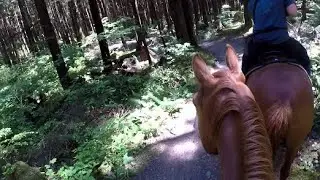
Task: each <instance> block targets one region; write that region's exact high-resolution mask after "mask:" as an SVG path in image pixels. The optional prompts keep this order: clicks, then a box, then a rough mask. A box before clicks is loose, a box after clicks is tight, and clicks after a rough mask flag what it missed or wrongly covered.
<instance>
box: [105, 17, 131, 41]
mask: <svg viewBox="0 0 320 180" xmlns="http://www.w3.org/2000/svg"><path fill="white" fill-rule="evenodd" d="M104 27H105V33H104V34H102V36H103V37H105V38H107V39H108V40H109V41H113V40H117V39H120V38H121V37H130V38H133V37H134V36H135V29H136V28H137V26H136V25H135V20H134V19H132V18H129V17H120V18H118V19H117V20H116V21H113V22H108V21H106V22H105V23H104Z"/></svg>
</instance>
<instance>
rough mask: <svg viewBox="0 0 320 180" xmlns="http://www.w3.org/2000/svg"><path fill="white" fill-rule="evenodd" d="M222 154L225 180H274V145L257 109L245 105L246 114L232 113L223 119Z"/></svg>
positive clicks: (220, 137)
mask: <svg viewBox="0 0 320 180" xmlns="http://www.w3.org/2000/svg"><path fill="white" fill-rule="evenodd" d="M250 103H252V102H250ZM242 118H243V119H242ZM219 154H220V157H221V165H222V177H223V178H222V179H226V180H227V179H228V180H233V179H237V180H242V179H263V180H271V179H274V175H273V167H272V156H271V155H272V151H271V144H270V141H269V139H268V135H267V131H266V129H265V126H264V122H263V119H262V115H261V113H260V111H259V110H258V109H257V106H255V105H254V104H246V105H245V109H244V114H242V115H240V113H236V112H229V113H228V114H227V115H226V116H225V117H224V119H223V122H222V124H221V127H220V134H219Z"/></svg>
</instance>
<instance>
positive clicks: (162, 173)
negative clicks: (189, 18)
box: [133, 37, 243, 180]
mask: <svg viewBox="0 0 320 180" xmlns="http://www.w3.org/2000/svg"><path fill="white" fill-rule="evenodd" d="M226 43H229V44H231V45H232V46H234V48H235V49H236V50H237V52H238V54H242V51H243V48H242V47H243V39H242V38H241V37H240V38H239V37H229V38H223V39H219V40H216V41H207V42H203V43H202V44H201V47H202V48H204V49H206V50H208V51H209V52H212V54H213V55H214V56H215V57H217V59H218V61H219V62H221V64H223V62H224V56H225V46H226ZM195 119H196V111H195V108H194V106H193V104H192V102H188V103H186V104H184V105H182V111H181V112H180V115H179V117H178V118H177V119H176V120H175V122H174V124H173V125H172V128H171V130H170V133H171V135H167V136H170V137H164V136H165V135H164V136H163V137H160V138H162V139H165V140H162V141H160V142H157V143H155V144H154V145H152V146H151V147H150V148H148V150H147V151H148V152H146V153H145V154H143V155H141V157H140V159H142V160H146V159H148V160H149V159H150V161H148V160H146V161H148V162H147V165H146V166H145V168H144V169H143V170H142V171H141V172H140V173H139V174H138V175H137V176H136V177H134V178H133V179H134V180H149V179H150V180H180V179H181V180H184V179H188V180H205V179H208V180H209V179H210V180H215V179H219V172H220V166H219V161H218V156H210V155H208V154H207V153H206V152H205V150H204V149H203V147H202V144H201V141H200V139H199V136H198V132H197V131H196V129H197V127H196V123H195V122H196V121H195Z"/></svg>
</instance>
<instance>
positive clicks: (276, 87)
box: [229, 56, 314, 180]
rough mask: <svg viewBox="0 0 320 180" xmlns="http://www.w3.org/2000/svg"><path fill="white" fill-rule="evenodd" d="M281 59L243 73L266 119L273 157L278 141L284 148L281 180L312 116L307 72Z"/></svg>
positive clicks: (283, 178) (295, 153) (308, 129)
mask: <svg viewBox="0 0 320 180" xmlns="http://www.w3.org/2000/svg"><path fill="white" fill-rule="evenodd" d="M232 57H233V58H232V59H230V60H229V61H230V62H231V63H232V64H233V65H234V66H235V67H236V68H237V71H241V68H240V66H239V64H238V58H237V56H232ZM283 60H284V59H281V58H280V59H279V61H277V62H272V63H268V64H267V65H264V66H263V65H261V66H260V67H257V68H255V69H254V70H252V71H251V72H250V75H247V77H246V79H247V80H246V84H247V85H248V87H249V88H250V90H251V91H252V93H253V95H254V97H255V99H256V101H257V103H258V104H259V107H260V109H261V111H262V113H263V116H264V119H265V121H266V127H267V131H268V134H269V137H270V141H271V144H272V148H273V155H274V158H275V155H276V152H277V151H278V149H279V148H280V147H281V146H280V145H284V147H285V149H286V153H285V156H284V162H283V165H282V167H281V170H280V179H281V180H285V179H287V178H288V177H289V174H290V169H291V164H292V163H293V161H294V159H295V157H296V155H297V153H298V150H299V149H300V147H301V146H302V144H303V142H304V139H305V138H306V137H307V135H308V134H309V132H310V131H311V128H312V125H313V116H314V96H313V92H312V82H311V81H310V79H309V76H308V74H307V72H306V71H305V70H304V69H303V68H302V66H300V65H297V64H294V63H289V62H288V63H286V62H285V61H283Z"/></svg>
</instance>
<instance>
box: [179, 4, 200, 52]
mask: <svg viewBox="0 0 320 180" xmlns="http://www.w3.org/2000/svg"><path fill="white" fill-rule="evenodd" d="M181 3H182V8H183V12H184V18H185V23H186V27H187V32H188V37H189V42H190V43H191V44H192V45H194V46H197V40H196V37H195V33H194V26H193V25H194V23H193V16H192V14H193V10H192V9H193V8H192V2H191V0H182V1H181Z"/></svg>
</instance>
